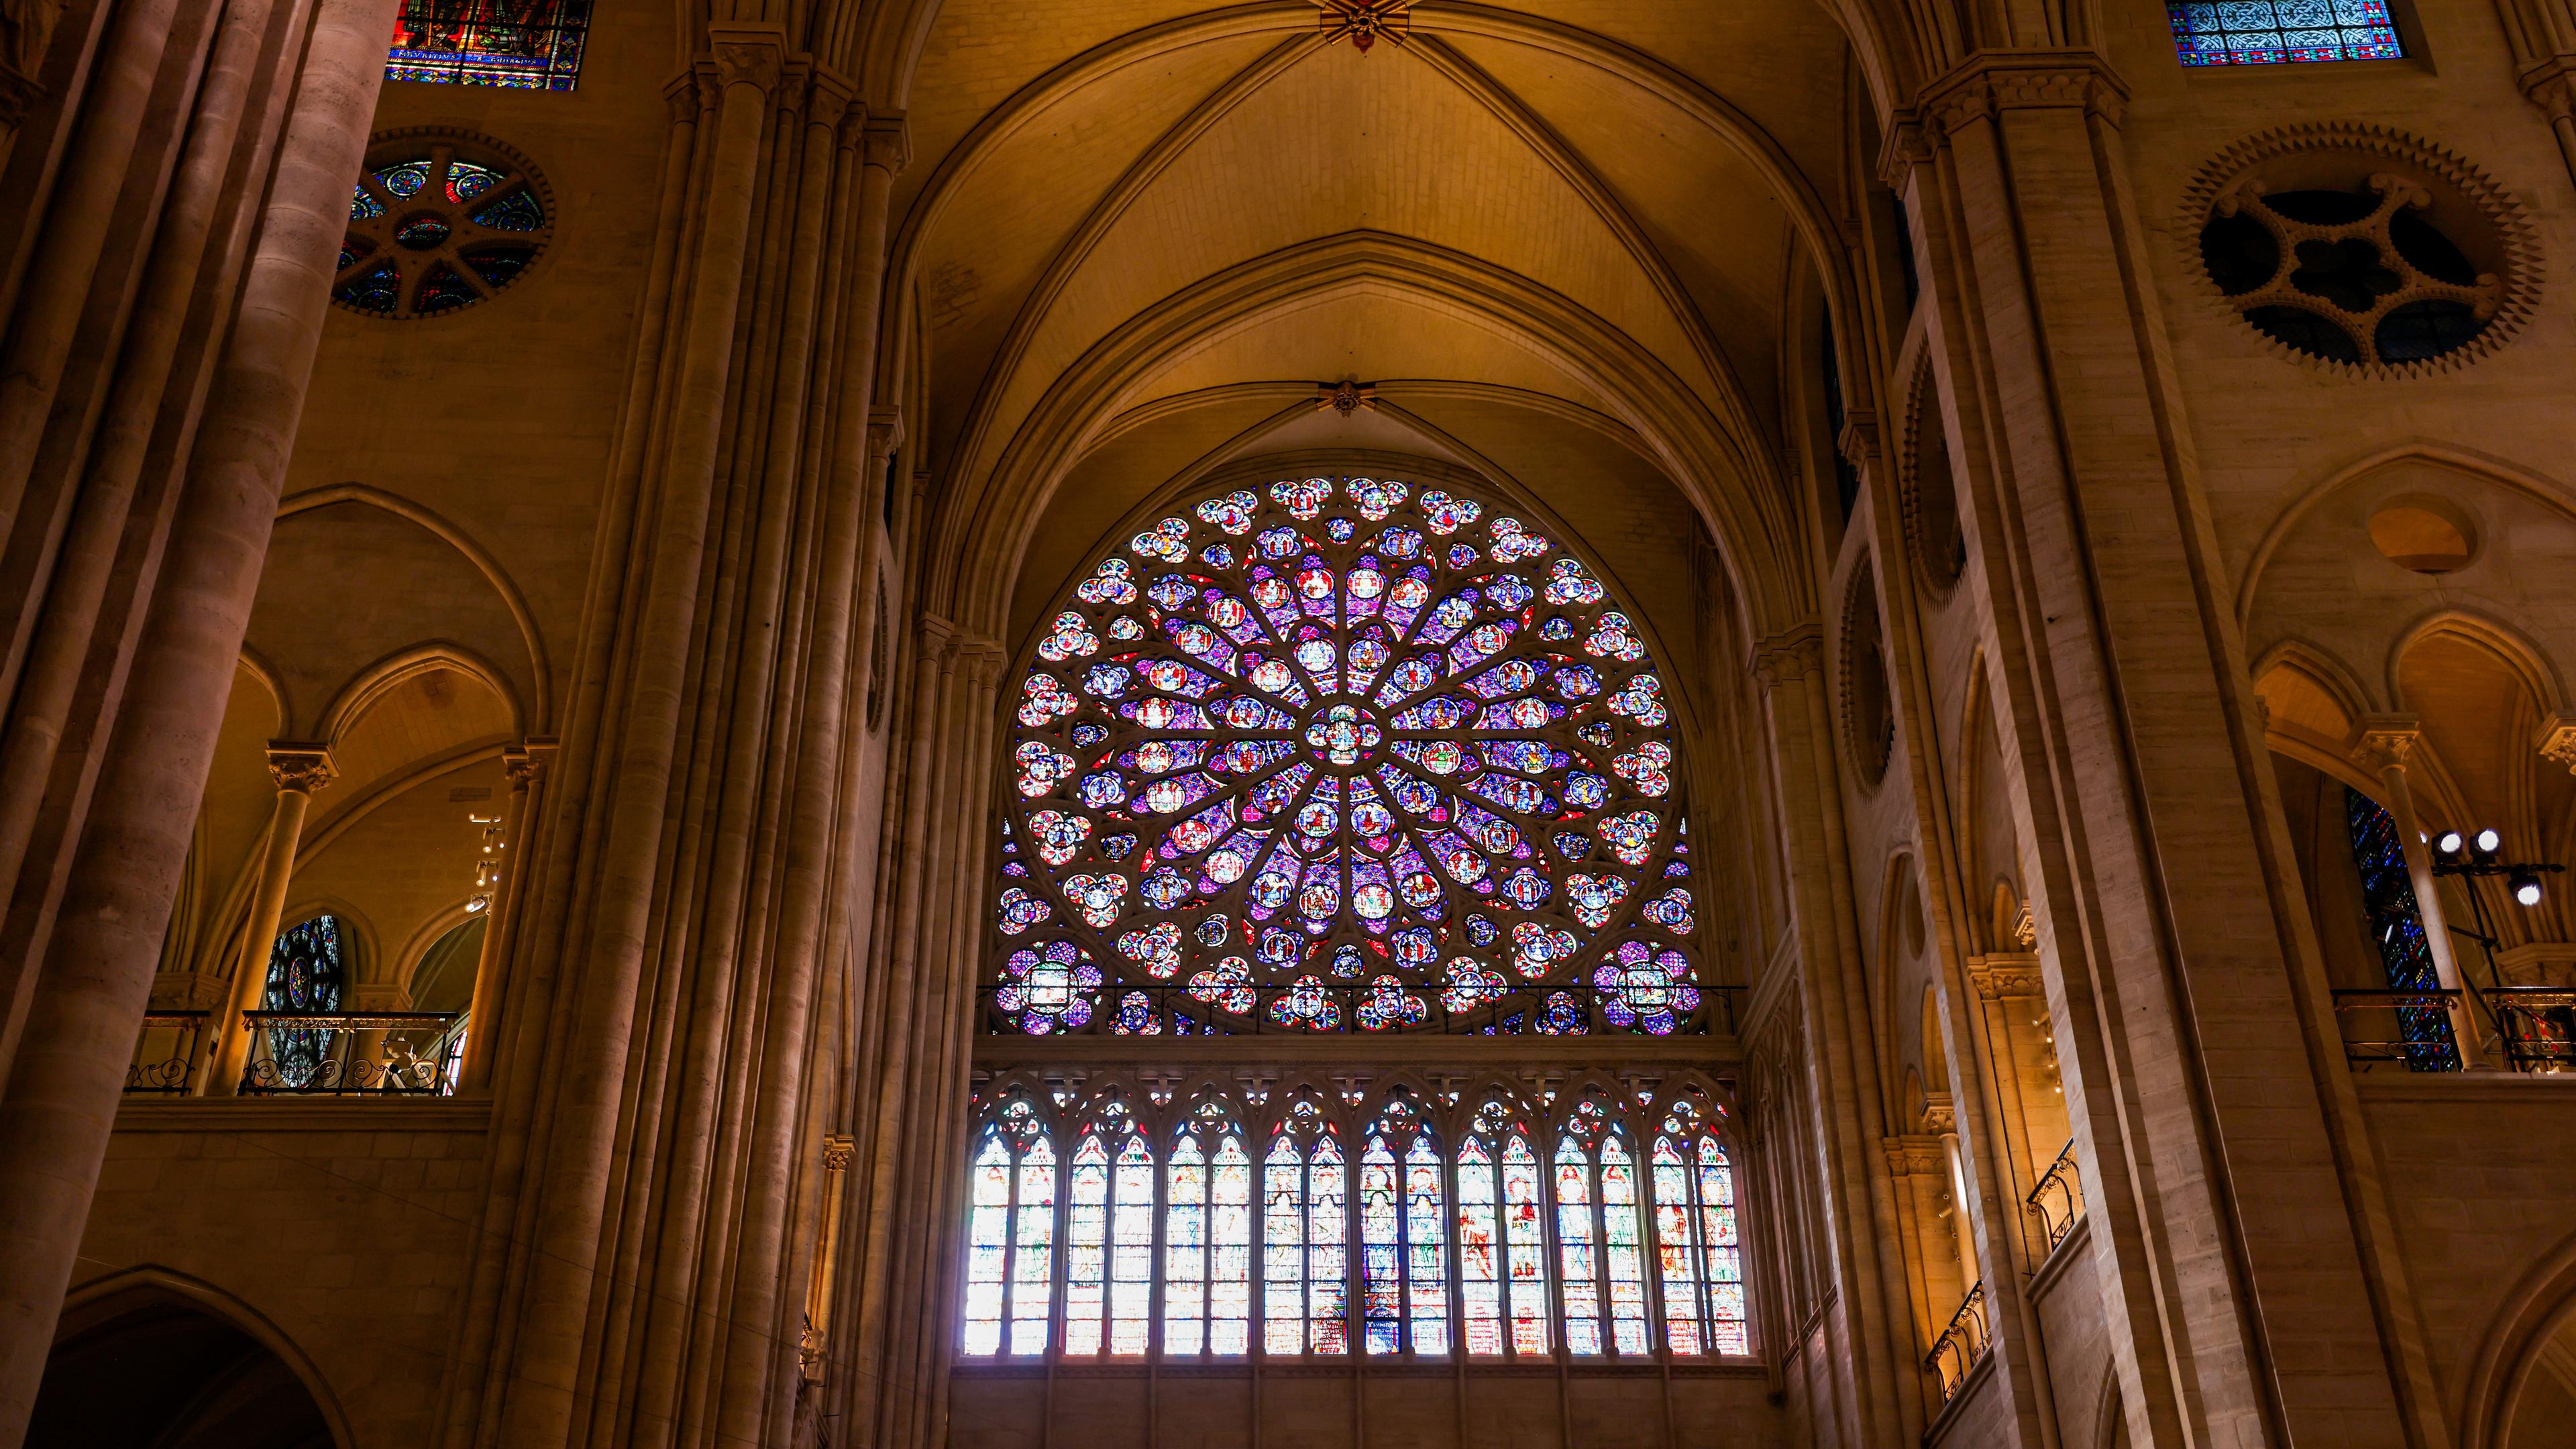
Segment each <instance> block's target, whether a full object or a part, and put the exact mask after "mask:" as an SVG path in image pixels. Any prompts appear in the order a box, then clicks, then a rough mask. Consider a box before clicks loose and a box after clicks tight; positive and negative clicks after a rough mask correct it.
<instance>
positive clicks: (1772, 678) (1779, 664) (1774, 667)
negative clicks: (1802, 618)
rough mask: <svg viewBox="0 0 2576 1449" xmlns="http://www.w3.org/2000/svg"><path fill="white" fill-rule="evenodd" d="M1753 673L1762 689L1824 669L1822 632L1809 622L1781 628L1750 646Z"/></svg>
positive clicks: (1814, 676)
mask: <svg viewBox="0 0 2576 1449" xmlns="http://www.w3.org/2000/svg"><path fill="white" fill-rule="evenodd" d="M1751 668H1752V671H1753V677H1754V678H1755V679H1756V680H1758V681H1760V682H1761V685H1762V687H1763V688H1764V689H1777V688H1779V687H1780V686H1781V685H1782V684H1785V683H1787V682H1788V681H1790V680H1792V679H1797V678H1801V677H1804V678H1812V679H1821V678H1823V677H1824V673H1825V634H1824V631H1823V630H1821V629H1819V628H1817V627H1816V626H1815V624H1814V623H1813V622H1809V623H1805V624H1799V625H1796V626H1795V627H1792V628H1788V629H1783V630H1781V631H1780V632H1779V633H1777V634H1774V635H1772V636H1771V637H1770V638H1768V639H1764V640H1762V641H1761V642H1759V643H1757V644H1755V645H1754V646H1753V660H1752V665H1751Z"/></svg>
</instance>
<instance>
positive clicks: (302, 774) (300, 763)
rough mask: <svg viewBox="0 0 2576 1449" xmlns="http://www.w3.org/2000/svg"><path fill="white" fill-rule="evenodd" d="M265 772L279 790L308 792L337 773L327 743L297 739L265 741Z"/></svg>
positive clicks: (325, 782) (328, 782)
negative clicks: (266, 743) (274, 781)
mask: <svg viewBox="0 0 2576 1449" xmlns="http://www.w3.org/2000/svg"><path fill="white" fill-rule="evenodd" d="M268 773H269V776H270V778H272V779H274V780H276V781H277V788H278V790H279V791H280V792H281V793H283V792H286V791H290V790H291V791H294V792H296V793H298V794H303V795H310V794H312V793H313V792H314V791H316V790H319V789H321V788H322V787H323V786H325V785H328V784H330V783H331V782H332V781H333V780H336V779H338V778H339V777H340V769H339V767H338V766H337V765H334V764H332V763H331V749H330V747H329V746H328V745H324V744H319V743H315V742H310V741H301V740H270V741H269V742H268Z"/></svg>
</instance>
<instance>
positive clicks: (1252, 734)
mask: <svg viewBox="0 0 2576 1449" xmlns="http://www.w3.org/2000/svg"><path fill="white" fill-rule="evenodd" d="M1011 708H1012V712H1013V715H1014V720H1013V733H1012V736H1011V747H1010V751H1011V752H1010V757H1009V761H1008V775H1009V788H1008V789H1006V791H1005V798H1006V799H1007V800H1008V801H1009V806H1008V809H1007V812H1006V819H1005V822H1004V826H1003V831H1004V835H1003V840H1002V845H1001V874H1002V879H1001V881H1000V886H999V895H998V903H997V912H996V920H995V934H994V937H993V941H994V950H993V960H992V967H991V975H990V976H989V978H988V982H987V985H986V988H985V994H984V1000H985V1003H986V1006H987V1012H986V1019H985V1025H986V1027H987V1029H988V1030H990V1031H994V1032H1002V1033H1013V1034H1024V1035H1029V1036H1054V1035H1061V1034H1065V1033H1075V1032H1080V1033H1091V1034H1109V1035H1128V1036H1159V1035H1165V1034H1174V1035H1210V1034H1223V1035H1238V1034H1248V1033H1253V1032H1289V1033H1326V1032H1349V1031H1357V1032H1401V1031H1450V1032H1474V1033H1482V1034H1494V1035H1518V1034H1549V1035H1559V1036H1572V1035H1583V1034H1592V1033H1627V1034H1639V1035H1652V1036H1663V1035H1670V1034H1674V1033H1687V1032H1694V1031H1704V1030H1706V1024H1705V1023H1706V1014H1705V1006H1706V1003H1705V1000H1704V996H1703V991H1702V988H1701V986H1700V982H1699V977H1698V970H1697V967H1696V965H1695V963H1694V961H1693V959H1692V952H1691V946H1690V940H1691V937H1692V934H1693V933H1694V931H1695V930H1696V927H1697V921H1696V919H1695V916H1694V909H1693V903H1692V892H1691V884H1690V868H1691V861H1690V856H1689V842H1688V839H1687V832H1686V827H1685V826H1684V824H1683V817H1682V812H1681V808H1680V804H1679V796H1680V793H1681V789H1680V783H1679V761H1678V757H1677V755H1676V752H1675V749H1674V745H1673V739H1672V729H1671V723H1672V721H1671V709H1670V705H1669V702H1668V699H1667V694H1666V689H1665V684H1664V680H1663V678H1662V676H1661V675H1660V674H1659V673H1658V672H1657V670H1656V668H1655V666H1654V664H1653V661H1652V660H1650V659H1649V658H1648V656H1647V649H1646V641H1645V638H1644V635H1643V632H1642V630H1641V629H1640V627H1639V625H1638V624H1637V622H1636V620H1635V619H1634V618H1633V617H1632V616H1631V615H1630V614H1629V613H1628V612H1626V611H1625V610H1624V609H1622V608H1621V607H1619V605H1618V603H1617V601H1615V600H1613V599H1612V598H1610V596H1609V593H1608V590H1607V589H1606V588H1605V587H1604V585H1603V584H1602V582H1601V580H1600V578H1599V576H1598V575H1597V573H1596V572H1595V571H1594V570H1593V568H1592V567H1591V566H1590V565H1588V564H1586V563H1585V562H1584V561H1583V560H1581V559H1579V558H1577V557H1575V556H1574V555H1573V554H1572V553H1570V552H1568V551H1567V550H1566V548H1565V547H1564V545H1563V544H1562V543H1561V542H1560V541H1559V540H1557V539H1554V538H1551V537H1549V536H1548V535H1547V534H1546V533H1545V532H1543V531H1542V530H1541V529H1540V528H1538V527H1537V526H1536V525H1534V524H1531V523H1529V522H1526V521H1524V520H1523V519H1521V518H1519V517H1517V516H1515V515H1514V514H1512V513H1511V512H1508V511H1506V510H1504V509H1502V508H1500V507H1497V506H1495V505H1491V504H1488V503H1486V502H1484V501H1482V500H1480V499H1476V498H1472V497H1468V496H1466V495H1465V494H1463V493H1460V492H1456V491H1451V490H1445V489H1441V488H1431V487H1417V486H1415V485H1412V484H1409V483H1404V482H1398V481H1394V480H1389V479H1373V478H1361V477H1341V478H1304V479H1285V480H1280V481H1277V482H1273V483H1270V484H1269V485H1267V486H1266V487H1263V488H1258V489H1255V488H1237V489H1233V490H1231V491H1227V492H1222V493H1218V494H1215V495H1213V496H1208V497H1202V498H1199V499H1196V500H1195V501H1192V502H1189V503H1187V504H1185V505H1184V506H1181V507H1177V508H1174V509H1172V510H1171V511H1170V512H1169V513H1167V514H1165V515H1164V516H1162V517H1160V518H1159V519H1156V520H1154V521H1152V522H1150V523H1149V524H1148V525H1147V526H1146V527H1144V528H1142V529H1140V530H1138V531H1137V532H1136V533H1135V534H1134V535H1133V536H1132V537H1131V538H1130V539H1129V540H1128V541H1127V543H1126V544H1125V545H1124V546H1123V547H1121V548H1118V549H1116V550H1114V551H1112V552H1111V553H1109V554H1108V555H1107V556H1106V557H1103V558H1100V559H1098V560H1096V561H1095V563H1094V564H1093V565H1092V567H1091V568H1090V569H1089V571H1088V572H1087V573H1086V574H1085V575H1084V576H1083V577H1082V578H1081V580H1080V581H1079V582H1078V584H1077V585H1076V586H1075V587H1074V588H1073V589H1072V590H1071V591H1070V592H1069V594H1068V595H1067V596H1066V597H1065V598H1064V599H1062V600H1060V601H1059V607H1058V609H1057V610H1056V612H1055V613H1053V614H1052V615H1051V616H1050V617H1049V619H1048V621H1047V622H1046V623H1045V624H1044V625H1043V626H1042V627H1041V630H1040V633H1039V636H1038V638H1037V639H1036V641H1035V642H1034V644H1033V645H1032V646H1031V653H1030V657H1029V659H1028V661H1027V663H1026V666H1025V667H1024V668H1023V669H1022V671H1021V672H1020V675H1019V678H1018V681H1017V684H1016V685H1015V687H1014V688H1013V691H1012V703H1011ZM1346 1145H1347V1144H1345V1146H1346ZM1264 1170H1265V1172H1266V1171H1267V1168H1266V1167H1265V1169H1264Z"/></svg>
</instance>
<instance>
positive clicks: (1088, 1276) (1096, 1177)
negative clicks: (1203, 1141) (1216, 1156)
mask: <svg viewBox="0 0 2576 1449" xmlns="http://www.w3.org/2000/svg"><path fill="white" fill-rule="evenodd" d="M1065 1198H1066V1203H1067V1207H1066V1212H1065V1225H1064V1263H1065V1267H1064V1351H1065V1353H1066V1354H1068V1355H1072V1356H1077V1357H1078V1356H1085V1355H1090V1354H1097V1353H1099V1352H1101V1350H1102V1347H1103V1330H1104V1328H1105V1330H1106V1335H1107V1336H1106V1345H1107V1349H1108V1351H1109V1352H1110V1353H1114V1354H1140V1353H1143V1352H1144V1351H1145V1333H1146V1325H1147V1323H1148V1322H1149V1321H1150V1320H1151V1316H1152V1305H1153V1292H1154V1288H1153V1284H1154V1153H1153V1149H1152V1148H1151V1147H1149V1146H1148V1145H1147V1144H1146V1141H1145V1134H1144V1132H1143V1131H1142V1130H1141V1129H1139V1128H1138V1127H1137V1126H1136V1124H1135V1123H1134V1122H1132V1121H1130V1120H1129V1119H1128V1115H1127V1109H1126V1104H1125V1103H1123V1102H1121V1101H1119V1100H1118V1099H1117V1098H1115V1097H1112V1098H1109V1099H1107V1100H1105V1101H1103V1102H1102V1103H1101V1105H1100V1107H1099V1109H1098V1111H1097V1112H1096V1113H1095V1114H1094V1115H1093V1118H1092V1120H1091V1123H1090V1124H1089V1126H1088V1127H1086V1128H1085V1130H1084V1131H1083V1134H1082V1140H1081V1141H1080V1142H1079V1143H1078V1144H1076V1145H1075V1147H1074V1150H1073V1159H1072V1173H1071V1179H1070V1181H1069V1182H1068V1183H1067V1185H1066V1190H1065Z"/></svg>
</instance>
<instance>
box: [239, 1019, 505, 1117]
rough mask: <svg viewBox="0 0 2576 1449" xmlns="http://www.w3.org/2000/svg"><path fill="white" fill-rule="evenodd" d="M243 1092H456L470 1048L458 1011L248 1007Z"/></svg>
mask: <svg viewBox="0 0 2576 1449" xmlns="http://www.w3.org/2000/svg"><path fill="white" fill-rule="evenodd" d="M242 1024H243V1026H244V1028H245V1029H247V1030H248V1031H249V1032H250V1033H251V1051H250V1060H249V1061H248V1062H247V1063H246V1064H244V1066H243V1068H242V1079H241V1095H243V1096H245V1097H268V1096H359V1095H370V1096H426V1097H445V1096H452V1095H454V1093H455V1091H456V1073H457V1067H458V1065H459V1063H460V1062H461V1061H462V1060H463V1058H464V1054H465V1022H464V1019H463V1017H462V1015H461V1014H460V1013H458V1012H453V1011H341V1012H325V1013H315V1012H297V1011H245V1012H243V1013H242Z"/></svg>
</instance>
